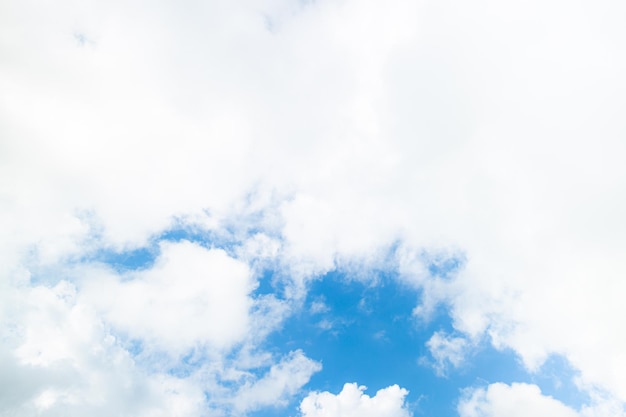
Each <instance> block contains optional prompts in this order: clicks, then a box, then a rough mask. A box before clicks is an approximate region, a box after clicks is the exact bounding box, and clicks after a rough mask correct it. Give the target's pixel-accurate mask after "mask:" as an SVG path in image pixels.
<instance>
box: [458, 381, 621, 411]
mask: <svg viewBox="0 0 626 417" xmlns="http://www.w3.org/2000/svg"><path fill="white" fill-rule="evenodd" d="M457 409H458V412H459V416H460V417H499V416H511V417H518V416H519V417H523V416H529V415H550V416H555V417H595V416H607V417H623V416H624V415H626V414H625V412H624V407H623V405H622V404H620V402H619V401H616V400H615V399H611V398H607V397H606V396H603V395H600V394H598V393H594V394H592V396H591V403H590V404H588V405H585V406H583V407H582V408H581V409H580V410H574V409H573V408H571V407H568V406H566V405H565V404H563V403H562V402H560V401H558V400H556V399H554V398H552V397H550V396H547V395H544V394H542V393H541V390H540V389H539V387H538V386H536V385H532V384H522V383H514V384H511V385H507V384H503V383H495V384H491V385H489V386H488V387H485V388H469V389H466V390H465V392H464V395H463V397H462V398H461V401H460V402H459V405H458V407H457Z"/></svg>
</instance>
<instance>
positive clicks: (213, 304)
mask: <svg viewBox="0 0 626 417" xmlns="http://www.w3.org/2000/svg"><path fill="white" fill-rule="evenodd" d="M160 250H161V253H160V255H159V257H158V258H157V259H156V262H155V264H154V266H153V267H152V268H150V269H147V270H143V271H138V272H132V273H129V274H126V275H123V276H115V275H111V274H109V275H108V276H107V275H106V274H105V273H100V274H98V272H97V271H96V272H94V271H90V270H87V271H84V274H85V276H84V277H81V278H80V280H81V282H82V284H81V287H82V291H81V293H82V294H81V296H82V297H84V298H85V299H86V300H87V302H88V303H89V304H91V305H94V306H96V308H97V309H98V310H99V312H100V313H101V314H102V316H103V317H104V318H105V319H106V320H107V322H108V323H110V324H111V325H112V326H114V327H115V328H116V329H117V330H118V331H120V332H123V333H125V334H127V335H128V336H129V337H130V338H137V339H141V340H143V341H145V342H146V345H147V346H153V347H155V348H157V349H159V348H160V349H162V350H165V351H168V352H170V351H171V352H174V353H184V352H185V351H186V350H188V349H191V348H194V347H196V346H208V347H211V348H217V349H226V348H229V347H231V346H233V344H235V343H238V342H240V341H242V340H243V339H244V338H245V337H246V336H247V334H248V333H249V332H250V317H249V315H250V309H251V307H252V305H253V300H252V299H251V298H250V293H251V292H252V290H254V288H255V286H256V282H255V281H254V280H253V279H252V274H251V271H250V269H249V268H248V266H247V265H246V264H245V263H243V262H240V261H238V260H236V259H233V258H231V257H229V256H228V255H227V254H226V253H225V252H224V251H222V250H216V249H211V250H209V249H205V248H203V247H201V246H199V245H197V244H195V243H190V242H185V241H183V242H180V243H161V245H160ZM81 272H82V271H81ZM79 273H80V272H79Z"/></svg>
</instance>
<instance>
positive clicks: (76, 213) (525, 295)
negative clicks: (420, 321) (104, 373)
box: [0, 0, 626, 404]
mask: <svg viewBox="0 0 626 417" xmlns="http://www.w3.org/2000/svg"><path fill="white" fill-rule="evenodd" d="M296 3H297V4H296ZM0 7H1V8H2V12H1V13H0V47H1V48H2V50H3V56H6V57H7V58H6V59H4V60H3V61H2V64H1V67H0V71H1V73H2V77H0V89H2V91H3V94H2V98H0V136H1V137H2V138H3V140H1V141H0V178H2V179H4V180H3V181H0V192H1V195H2V198H1V200H0V202H1V203H0V229H2V230H3V233H2V235H3V236H2V238H1V239H0V273H1V280H0V281H1V282H0V301H2V303H1V304H2V307H0V308H1V309H2V311H3V315H2V316H1V317H2V318H1V319H2V324H3V330H4V331H5V332H8V331H9V330H8V329H9V324H11V326H17V327H18V328H23V329H24V333H22V334H21V335H20V336H19V337H17V336H15V335H14V336H15V339H13V340H15V342H14V344H13V345H12V347H11V348H10V352H9V353H7V355H8V356H7V357H12V356H11V355H13V354H14V353H15V352H19V355H20V358H22V360H24V361H26V362H28V363H32V364H33V366H35V365H34V364H37V365H36V366H44V364H46V363H48V362H49V363H55V362H58V361H61V360H65V359H68V358H73V357H81V356H80V354H79V353H76V352H77V351H76V348H75V347H73V346H74V345H73V344H72V343H73V342H72V343H70V342H69V341H70V340H73V338H74V337H78V336H76V335H75V330H74V329H73V328H72V327H71V326H69V327H66V326H65V324H63V323H69V322H64V321H62V319H61V317H69V316H71V314H70V313H69V311H73V310H72V309H70V310H67V309H68V308H69V307H63V308H61V311H64V312H65V313H63V314H61V315H54V314H51V315H50V318H46V317H47V316H46V315H45V314H42V313H40V310H38V309H39V308H40V307H38V304H37V303H34V302H26V301H28V300H31V301H32V300H36V299H38V297H40V298H43V299H45V300H44V301H45V302H44V301H42V304H41V306H46V307H45V308H50V309H51V311H50V312H54V311H57V310H55V309H56V307H53V306H55V305H57V304H55V303H57V301H54V300H55V299H56V298H58V296H57V295H54V294H53V293H50V292H49V291H48V290H50V288H56V285H57V284H59V283H60V282H61V281H62V278H60V277H63V276H65V275H66V274H68V271H69V270H75V269H74V268H75V264H74V263H75V261H76V260H77V259H83V258H82V257H83V255H85V254H87V253H93V251H94V250H98V249H102V248H115V249H124V248H131V247H140V246H142V245H145V244H147V242H148V241H150V239H151V238H153V237H154V236H158V235H159V234H160V233H161V232H163V231H164V230H166V229H168V228H169V227H170V226H171V225H172V224H173V223H176V222H178V221H181V219H182V221H183V222H184V221H187V220H189V219H193V222H196V223H197V224H201V225H203V227H204V229H203V230H204V231H207V230H220V231H222V232H224V231H225V229H227V228H228V227H227V226H232V225H233V224H235V226H236V227H235V228H236V229H237V230H244V233H242V235H243V237H242V239H241V240H242V241H244V242H243V243H242V246H241V251H240V257H241V259H234V258H232V257H230V256H227V255H226V254H224V253H223V252H220V251H219V250H217V249H214V250H206V249H202V248H195V247H194V246H193V244H188V245H185V244H183V245H181V246H172V247H170V248H169V249H168V248H167V247H166V248H165V249H164V252H165V254H166V255H167V256H169V255H171V259H170V258H163V260H162V263H161V264H158V265H157V266H156V268H155V269H154V270H152V271H146V272H141V273H136V274H135V275H134V276H133V277H132V279H129V280H126V281H125V280H123V279H122V278H121V277H120V276H116V275H115V274H112V273H111V274H109V273H103V272H102V271H101V270H99V269H98V268H95V269H94V268H92V266H89V267H86V268H85V269H84V271H88V270H90V271H92V272H90V273H89V274H91V273H93V274H94V275H85V276H84V277H83V279H81V280H80V285H74V284H76V283H70V284H72V285H74V288H75V291H77V294H76V296H75V297H76V299H77V300H79V301H77V303H78V304H77V305H81V306H83V305H84V307H81V308H84V309H85V311H90V313H89V315H93V316H95V317H96V318H94V319H93V320H94V323H101V322H103V321H104V322H110V323H111V324H112V325H113V326H114V327H116V328H118V329H119V330H123V331H125V332H128V333H129V334H131V333H132V335H135V336H137V337H140V338H146V339H149V340H151V341H153V342H154V343H157V344H159V345H160V346H161V348H164V349H172V350H176V349H183V348H184V347H187V346H189V345H192V344H194V343H207V344H211V345H214V346H221V347H224V348H225V347H227V346H232V345H233V344H235V343H236V342H237V341H240V340H241V339H242V338H243V337H244V336H243V335H244V333H245V329H246V328H247V326H248V325H249V324H247V321H246V320H248V319H247V318H246V312H247V311H248V309H249V308H251V307H250V305H251V304H250V303H251V301H250V299H249V297H248V295H249V293H250V291H251V289H250V287H249V285H252V281H251V280H252V278H251V275H248V274H249V273H250V272H249V270H248V272H245V271H246V268H251V266H250V264H252V263H253V262H254V261H255V260H254V258H262V259H271V260H272V262H275V264H276V265H278V266H279V269H280V270H281V272H283V273H284V274H283V275H284V276H287V277H288V278H287V279H291V280H293V281H295V282H298V284H299V286H294V288H295V289H294V291H293V292H292V293H290V292H289V291H286V293H287V295H288V296H294V297H295V296H296V295H298V294H299V295H302V294H301V293H299V292H298V291H304V290H303V288H305V285H304V284H303V283H305V282H306V280H307V279H308V278H310V277H312V276H314V275H316V274H322V273H324V272H327V271H329V270H332V269H334V268H337V267H343V266H346V265H354V264H356V265H358V266H359V267H362V268H363V269H367V268H371V267H372V266H380V265H384V266H385V267H387V268H391V266H390V264H389V259H388V258H389V257H388V255H389V251H390V249H392V248H396V247H397V248H400V250H399V251H398V252H397V253H399V252H400V251H405V252H406V253H407V254H408V255H407V256H405V257H403V258H402V259H401V261H399V262H398V264H397V265H394V266H393V268H398V269H399V271H400V272H401V273H402V275H403V277H402V279H404V280H407V281H409V282H413V283H414V284H415V285H416V286H418V287H420V288H422V289H423V290H424V304H422V305H421V306H420V307H423V308H421V310H420V309H418V312H420V311H422V312H424V311H426V312H428V311H431V310H432V308H433V306H434V305H436V304H437V303H443V305H445V306H447V307H448V309H449V313H450V315H451V316H452V318H453V321H454V323H453V325H454V328H455V330H456V331H457V332H459V333H460V334H463V335H465V336H467V337H468V338H470V339H471V338H474V337H481V336H483V335H487V336H488V337H489V339H490V340H491V341H492V343H493V344H494V345H495V346H496V347H499V348H504V347H509V348H512V349H513V350H514V351H515V352H517V353H518V354H519V355H520V357H521V358H522V359H523V360H524V363H525V364H526V366H527V367H528V369H530V370H533V371H538V370H539V369H540V366H541V364H542V362H543V361H544V360H545V358H546V357H548V356H549V355H550V354H560V355H563V356H564V357H565V358H566V359H567V360H568V361H569V362H570V363H571V364H572V365H573V366H574V367H575V368H577V369H579V370H580V372H581V378H582V380H583V384H584V386H585V387H594V386H599V387H601V388H603V389H606V390H608V391H609V392H610V393H612V395H613V396H614V397H615V398H616V399H617V401H621V402H624V401H626V377H625V376H624V373H623V372H620V370H621V369H624V368H625V366H626V356H625V354H624V352H626V338H625V337H624V335H623V332H620V331H619V329H622V328H624V326H625V325H626V323H624V319H623V317H626V312H624V307H623V302H622V299H621V296H620V295H621V294H623V293H624V291H625V290H626V287H625V285H626V284H625V283H624V280H623V279H622V277H623V276H624V275H625V274H626V265H625V264H624V260H623V259H624V256H623V248H624V246H625V239H624V236H626V229H625V227H626V226H625V225H626V223H625V222H624V221H623V213H624V212H625V211H626V193H625V192H624V189H625V186H626V175H625V168H624V164H623V161H624V159H625V155H626V149H625V145H624V140H623V132H624V121H623V117H622V114H623V113H624V110H625V108H626V103H625V102H624V97H625V96H626V94H624V93H625V91H626V84H625V80H624V77H623V73H624V68H625V67H626V60H625V58H624V54H623V50H624V48H625V47H626V45H625V43H624V42H625V41H624V40H625V39H626V34H625V33H624V25H623V24H622V23H623V22H621V21H620V19H619V16H623V13H624V9H623V7H624V6H623V5H621V4H618V3H616V2H611V1H608V0H607V1H599V2H594V3H593V5H592V4H591V3H589V4H586V3H585V4H583V3H580V4H572V3H570V2H565V1H559V0H550V1H547V2H545V1H542V2H539V1H530V2H512V3H509V2H507V3H502V2H497V1H491V0H481V1H479V2H478V3H471V4H469V3H463V2H458V1H443V2H437V3H433V2H403V1H394V2H391V3H385V4H384V5H383V4H382V3H377V2H373V1H353V0H348V1H343V2H330V1H319V2H313V3H306V4H303V3H302V2H290V1H266V2H261V3H260V4H255V5H251V4H250V3H248V2H246V1H243V2H237V3H233V2H229V3H228V4H222V3H217V2H210V3H206V4H202V5H200V4H196V3H194V2H189V3H185V4H184V5H183V6H177V7H174V6H169V5H164V4H161V5H158V6H154V5H146V4H145V3H144V2H142V1H131V2H107V3H106V5H104V4H97V3H95V2H86V3H84V4H81V5H80V6H77V5H75V4H73V3H72V2H60V3H59V2H57V3H54V4H52V3H50V4H45V5H41V4H39V3H36V2H29V1H24V2H19V3H17V2H13V3H12V4H9V3H7V4H3V5H2V6H0ZM268 22H271V25H269V26H271V30H268ZM77 33H80V34H82V35H84V38H85V39H88V40H89V42H88V43H85V44H84V45H82V46H81V45H77V42H76V38H75V36H76V34H77ZM255 215H257V216H256V217H255ZM249 230H257V231H258V230H261V231H262V233H263V234H258V235H256V237H254V238H253V237H250V240H246V239H247V238H248V237H249V236H247V234H246V232H245V231H249ZM254 233H255V232H251V233H250V234H254ZM450 248H451V249H452V251H453V252H455V251H457V250H460V251H461V252H462V253H463V254H464V255H465V257H466V260H467V261H466V263H465V264H464V266H463V267H462V268H460V270H459V271H458V272H457V273H455V274H454V276H453V277H448V279H440V278H438V277H434V278H433V277H431V276H430V274H429V272H428V265H424V261H423V259H422V258H421V257H420V256H419V254H420V253H422V251H423V250H439V249H442V250H444V251H445V250H448V249H450ZM177 249H179V251H178V252H177ZM170 251H171V252H170ZM196 258H197V259H196ZM167 259H169V260H167ZM183 259H184V260H185V262H187V263H188V265H186V264H185V262H183ZM246 264H247V267H246ZM207 265H209V266H207ZM212 267H214V269H211V268H212ZM90 268H91V269H90ZM78 269H80V268H78ZM219 271H222V272H224V274H225V276H228V277H229V278H230V279H232V282H230V281H229V285H228V286H226V288H224V289H222V288H221V287H220V288H218V286H217V285H214V284H215V282H214V281H211V280H202V279H200V278H199V279H198V280H195V279H194V280H193V282H192V281H183V282H185V283H186V284H189V285H190V289H191V288H193V289H195V290H198V291H199V293H200V294H202V293H203V292H204V293H205V295H206V297H207V298H208V299H211V297H212V295H211V294H213V291H215V294H220V295H221V296H224V299H229V300H230V299H232V300H235V302H233V304H232V305H230V304H222V303H221V301H222V299H221V298H218V299H213V300H212V304H210V305H208V306H204V305H203V306H201V307H199V310H200V311H199V313H200V317H202V318H203V319H204V320H201V322H202V324H203V326H198V327H195V326H191V325H189V326H183V328H182V329H181V331H182V332H181V335H180V336H177V337H175V336H173V335H172V334H170V333H168V332H169V331H171V330H173V329H175V327H176V326H175V325H174V323H175V319H181V320H183V322H184V323H193V321H189V317H190V316H194V311H192V310H193V308H194V305H193V304H186V301H187V300H188V298H189V297H191V298H193V297H192V296H193V295H194V294H192V293H191V292H185V291H187V290H180V291H182V292H183V293H176V291H177V290H179V288H178V287H176V286H175V285H174V281H173V280H174V279H175V278H174V276H176V277H180V279H182V280H186V279H190V277H201V276H205V275H206V274H209V275H214V274H217V273H218V272H219ZM166 272H167V275H164V274H165V273H166ZM170 272H171V273H172V275H169V273H170ZM103 274H104V275H103ZM36 275H37V276H38V277H39V279H42V277H41V275H45V277H44V278H45V279H44V280H45V281H46V282H49V283H51V284H50V288H48V289H47V290H46V289H45V288H47V287H43V286H38V285H36V284H35V283H34V281H30V280H29V277H33V276H36ZM90 278H93V279H92V280H90ZM124 278H125V279H126V278H130V277H124ZM100 280H101V282H100V283H96V282H95V281H100ZM90 281H94V282H90ZM231 284H232V286H231ZM98 285H102V286H104V287H106V288H103V291H104V289H106V292H103V294H117V295H118V296H119V300H120V301H121V302H120V304H119V305H118V304H117V303H116V300H114V299H111V298H107V297H105V296H103V297H102V298H103V299H102V300H98V299H97V298H98V297H95V295H93V293H95V291H96V290H95V289H94V290H93V292H91V293H90V291H92V290H89V288H96V287H97V286H98ZM31 287H32V288H31ZM59 288H60V287H59ZM222 290H223V291H232V293H231V292H228V293H227V294H226V293H222V292H221V291H222ZM50 291H51V290H50ZM73 291H74V290H73ZM83 291H85V294H83V293H82V292H83ZM168 291H171V295H172V298H170V297H169V294H170V293H169V292H168ZM133 292H136V293H141V294H142V295H144V296H146V297H152V298H151V299H152V300H153V301H156V304H159V305H161V306H165V307H164V308H163V309H157V308H156V307H154V304H150V302H149V301H148V298H141V297H139V296H138V297H136V298H134V295H132V294H133ZM87 293H90V294H92V295H89V298H88V295H87ZM166 295H168V297H166ZM231 296H232V298H231ZM20 297H26V298H25V300H24V301H25V303H23V304H22V305H23V306H24V307H23V308H17V307H15V305H17V304H19V303H18V302H17V301H15V300H19V299H21V298H20ZM55 297H56V298H55ZM177 297H178V298H177ZM11 300H13V301H11ZM46 300H47V301H46ZM50 300H53V301H50ZM268 301H269V300H268ZM92 303H93V305H92ZM134 303H137V304H134ZM216 305H219V306H220V308H224V309H225V311H227V312H228V313H229V314H226V316H228V317H229V319H228V323H229V324H227V323H226V321H224V322H219V321H216V320H213V319H212V318H213V317H214V313H215V312H214V311H213V310H211V309H212V308H213V307H212V306H216ZM179 306H182V307H181V308H180V309H179V308H178V307H179ZM139 307H141V308H139ZM283 307H284V306H283ZM41 308H43V307H41ZM72 308H74V307H72ZM92 309H93V311H92ZM133 309H135V310H136V311H135V310H133ZM259 311H264V310H259ZM272 311H274V312H275V311H276V310H272ZM129 312H133V313H134V314H133V315H131V316H128V317H127V316H125V314H127V313H129ZM148 312H150V313H153V314H154V317H158V318H159V321H156V320H154V321H153V320H152V318H151V317H153V316H150V315H149V314H148ZM166 313H167V314H166ZM99 314H102V315H103V317H99ZM284 314H287V313H284ZM39 316H42V317H43V319H42V320H44V321H45V322H46V323H48V324H49V326H47V327H46V328H41V329H40V328H39V326H40V325H38V324H37V321H36V320H34V319H32V317H39ZM79 316H81V315H79ZM55 317H56V318H57V320H58V323H57V322H56V321H54V322H49V321H50V320H53V319H54V318H55ZM81 317H82V316H81ZM219 317H220V318H221V317H223V316H222V315H219ZM276 317H283V316H281V315H278V316H276ZM185 320H187V321H185ZM231 320H232V323H231ZM255 320H258V321H259V322H262V320H260V318H259V317H257V318H255ZM279 321H280V319H279V318H276V319H273V320H272V321H271V322H272V323H277V322H279ZM230 324H232V326H230ZM31 326H32V328H31ZM94 326H96V325H95V324H94ZM88 327H89V326H88ZM96 327H97V326H96ZM270 327H271V326H270ZM90 328H91V327H90ZM28 329H31V330H30V331H29V330H28ZM34 329H39V330H41V331H38V332H36V331H34ZM175 330H178V329H175ZM105 333H106V332H105ZM132 335H131V336H132ZM12 337H13V336H12ZM103 337H104V336H103ZM97 340H104V339H103V338H102V337H100V338H99V339H97ZM44 341H50V348H49V349H46V350H41V349H39V347H40V346H41V344H43V343H44ZM76 343H78V342H76ZM96 345H97V344H96ZM118 348H120V349H122V348H121V347H119V346H118ZM122 353H123V352H122ZM76 355H78V356H76ZM62 358H65V359H62ZM3 363H4V365H3V366H8V367H10V366H12V365H10V364H7V362H6V361H5V362H3ZM85 369H87V368H85ZM81 372H82V371H81ZM1 373H2V372H0V374H1ZM589 389H590V390H591V389H592V388H589ZM51 392H52V391H50V392H49V393H48V394H46V396H44V398H43V399H42V400H41V401H40V403H41V404H47V403H48V402H49V401H51V400H49V398H52V397H53V396H54V395H56V394H52V393H51ZM24 395H26V394H24ZM29 395H30V394H29ZM20 398H21V397H20ZM59 398H69V397H67V396H63V395H61V396H59ZM194 398H195V397H194ZM59 401H61V400H59Z"/></svg>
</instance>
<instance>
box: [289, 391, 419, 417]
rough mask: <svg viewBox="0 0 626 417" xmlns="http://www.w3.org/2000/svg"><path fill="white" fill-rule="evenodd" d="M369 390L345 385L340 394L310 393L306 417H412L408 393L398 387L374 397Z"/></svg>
mask: <svg viewBox="0 0 626 417" xmlns="http://www.w3.org/2000/svg"><path fill="white" fill-rule="evenodd" d="M365 390H366V387H364V386H358V385H357V384H356V383H352V384H345V385H344V386H343V389H342V390H341V392H340V393H339V394H332V393H330V392H327V391H325V392H313V393H310V394H309V395H308V396H307V397H306V398H305V399H304V400H302V403H301V404H300V411H301V412H302V416H303V417H409V416H410V415H411V414H410V413H409V412H408V411H407V409H406V406H405V401H404V398H405V397H406V395H407V394H408V391H407V390H405V389H404V388H400V387H399V386H397V385H392V386H390V387H387V388H383V389H380V390H378V391H377V392H376V395H374V396H373V397H370V396H369V395H367V394H364V391H365Z"/></svg>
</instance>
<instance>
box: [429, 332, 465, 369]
mask: <svg viewBox="0 0 626 417" xmlns="http://www.w3.org/2000/svg"><path fill="white" fill-rule="evenodd" d="M426 346H427V347H428V350H429V351H430V354H431V355H432V357H433V359H434V360H435V363H434V364H433V367H434V369H435V372H436V373H437V375H439V376H443V375H445V374H446V371H447V369H448V368H449V367H450V366H452V367H455V368H456V367H458V366H460V365H461V363H462V362H463V360H464V359H465V355H466V351H467V349H468V347H469V343H468V341H467V340H466V339H465V338H463V337H453V336H451V335H447V334H446V333H445V332H443V331H438V332H435V333H434V334H433V335H432V336H431V338H430V339H429V340H428V341H427V342H426Z"/></svg>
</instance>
